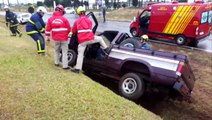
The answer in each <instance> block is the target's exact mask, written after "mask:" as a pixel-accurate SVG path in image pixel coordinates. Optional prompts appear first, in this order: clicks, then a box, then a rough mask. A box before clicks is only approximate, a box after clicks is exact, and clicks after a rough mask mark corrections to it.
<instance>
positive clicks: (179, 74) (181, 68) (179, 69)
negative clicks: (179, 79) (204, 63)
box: [176, 62, 184, 76]
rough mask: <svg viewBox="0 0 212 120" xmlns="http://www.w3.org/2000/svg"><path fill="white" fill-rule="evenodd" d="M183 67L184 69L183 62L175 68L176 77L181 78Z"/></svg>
mask: <svg viewBox="0 0 212 120" xmlns="http://www.w3.org/2000/svg"><path fill="white" fill-rule="evenodd" d="M183 67H184V62H180V63H179V65H178V68H177V72H176V74H177V75H178V76H181V74H182V71H183Z"/></svg>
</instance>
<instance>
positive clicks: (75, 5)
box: [74, 0, 80, 8]
mask: <svg viewBox="0 0 212 120" xmlns="http://www.w3.org/2000/svg"><path fill="white" fill-rule="evenodd" d="M79 4H80V2H79V0H74V8H77V7H79Z"/></svg>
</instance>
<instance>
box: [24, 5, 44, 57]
mask: <svg viewBox="0 0 212 120" xmlns="http://www.w3.org/2000/svg"><path fill="white" fill-rule="evenodd" d="M45 13H47V10H46V8H45V7H43V6H40V7H38V9H37V12H36V13H35V14H33V15H32V16H31V17H30V20H29V21H28V22H27V24H26V32H27V34H28V35H29V36H30V37H32V39H33V40H34V41H35V42H36V44H37V52H38V54H39V55H42V56H45V40H44V37H43V35H42V34H41V33H44V32H45V23H44V21H43V19H42V17H43V16H44V14H45Z"/></svg>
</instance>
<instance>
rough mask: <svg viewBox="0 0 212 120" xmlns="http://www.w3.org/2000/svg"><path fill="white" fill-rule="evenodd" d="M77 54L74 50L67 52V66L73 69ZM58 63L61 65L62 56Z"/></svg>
mask: <svg viewBox="0 0 212 120" xmlns="http://www.w3.org/2000/svg"><path fill="white" fill-rule="evenodd" d="M76 60H77V54H76V52H75V51H74V50H72V49H69V50H68V66H71V67H73V66H74V65H75V64H76ZM60 62H61V63H62V54H60Z"/></svg>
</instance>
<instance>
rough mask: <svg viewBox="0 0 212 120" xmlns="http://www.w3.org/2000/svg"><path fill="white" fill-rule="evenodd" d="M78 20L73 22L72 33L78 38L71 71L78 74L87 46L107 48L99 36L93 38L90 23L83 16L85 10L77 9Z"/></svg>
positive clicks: (82, 8)
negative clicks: (98, 45)
mask: <svg viewBox="0 0 212 120" xmlns="http://www.w3.org/2000/svg"><path fill="white" fill-rule="evenodd" d="M77 14H79V16H80V18H79V19H77V20H76V21H75V22H74V25H73V29H72V32H73V34H77V37H78V43H79V45H78V50H77V51H78V55H77V63H76V66H75V68H74V69H73V70H72V71H73V72H75V73H79V72H80V71H81V69H82V65H83V58H84V52H85V48H86V46H87V45H89V44H94V43H99V44H100V45H101V46H102V47H103V49H106V48H107V45H106V44H105V42H104V40H103V38H102V37H101V36H95V35H94V33H93V31H92V21H91V20H90V19H89V18H88V17H87V16H86V15H85V8H84V7H82V6H80V7H79V8H78V9H77Z"/></svg>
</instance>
